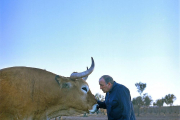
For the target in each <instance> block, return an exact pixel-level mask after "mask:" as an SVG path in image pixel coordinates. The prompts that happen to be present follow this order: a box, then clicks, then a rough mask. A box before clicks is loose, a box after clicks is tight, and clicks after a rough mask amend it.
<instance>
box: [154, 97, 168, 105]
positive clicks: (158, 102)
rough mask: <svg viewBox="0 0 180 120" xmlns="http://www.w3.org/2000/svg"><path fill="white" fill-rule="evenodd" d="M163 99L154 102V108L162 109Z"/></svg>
mask: <svg viewBox="0 0 180 120" xmlns="http://www.w3.org/2000/svg"><path fill="white" fill-rule="evenodd" d="M164 102H165V101H164V98H162V99H158V100H156V102H154V103H153V105H154V106H158V107H162V106H163V104H164Z"/></svg>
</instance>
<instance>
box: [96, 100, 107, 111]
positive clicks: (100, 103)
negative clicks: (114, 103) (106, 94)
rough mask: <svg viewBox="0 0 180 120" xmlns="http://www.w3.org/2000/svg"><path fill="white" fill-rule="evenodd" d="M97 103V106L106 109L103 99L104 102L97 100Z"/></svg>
mask: <svg viewBox="0 0 180 120" xmlns="http://www.w3.org/2000/svg"><path fill="white" fill-rule="evenodd" d="M97 103H98V105H99V108H103V109H106V103H105V101H104V102H101V101H99V100H98V101H97Z"/></svg>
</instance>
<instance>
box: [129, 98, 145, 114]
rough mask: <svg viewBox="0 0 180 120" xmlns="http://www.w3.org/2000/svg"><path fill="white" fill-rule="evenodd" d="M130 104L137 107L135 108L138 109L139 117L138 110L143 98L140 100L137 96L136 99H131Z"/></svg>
mask: <svg viewBox="0 0 180 120" xmlns="http://www.w3.org/2000/svg"><path fill="white" fill-rule="evenodd" d="M132 104H133V105H137V107H138V116H139V109H140V107H141V106H142V105H143V104H144V103H143V98H142V97H141V96H138V97H136V98H133V100H132Z"/></svg>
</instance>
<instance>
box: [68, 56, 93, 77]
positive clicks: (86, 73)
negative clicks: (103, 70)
mask: <svg viewBox="0 0 180 120" xmlns="http://www.w3.org/2000/svg"><path fill="white" fill-rule="evenodd" d="M91 60H92V64H91V67H90V68H89V69H88V70H86V71H84V72H81V73H75V72H73V73H72V74H71V76H70V78H72V79H78V78H83V77H86V76H88V75H90V74H91V73H92V72H93V70H94V66H95V64H94V60H93V58H92V57H91Z"/></svg>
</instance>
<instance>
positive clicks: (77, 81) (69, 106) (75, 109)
mask: <svg viewBox="0 0 180 120" xmlns="http://www.w3.org/2000/svg"><path fill="white" fill-rule="evenodd" d="M91 59H92V64H91V67H90V68H89V69H88V68H87V70H86V71H84V72H81V73H77V72H73V73H72V74H71V75H70V77H62V76H56V78H55V79H56V81H57V83H58V85H59V86H60V89H61V90H60V91H61V93H60V94H61V96H63V97H62V98H61V100H60V102H61V103H60V106H58V111H57V112H53V113H51V114H49V115H50V116H51V117H55V116H59V115H74V114H80V113H81V114H82V113H85V112H95V110H96V105H97V104H96V100H95V97H94V95H93V94H92V93H91V91H90V89H89V86H88V84H87V82H86V79H87V77H88V75H90V74H91V73H92V72H93V70H94V67H95V64H94V60H93V58H91ZM90 109H91V110H90Z"/></svg>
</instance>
